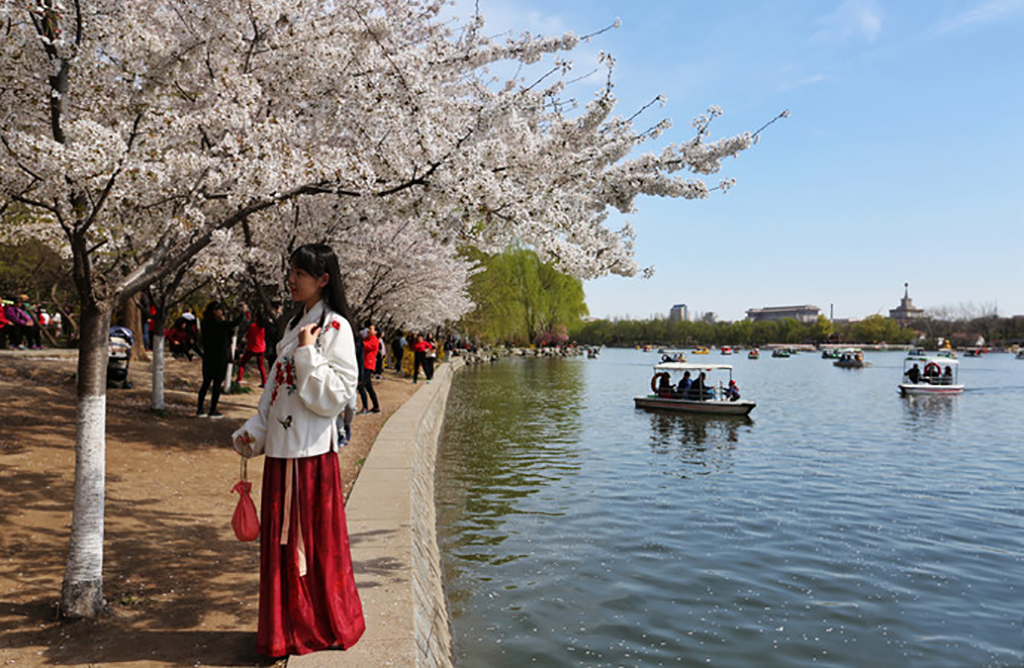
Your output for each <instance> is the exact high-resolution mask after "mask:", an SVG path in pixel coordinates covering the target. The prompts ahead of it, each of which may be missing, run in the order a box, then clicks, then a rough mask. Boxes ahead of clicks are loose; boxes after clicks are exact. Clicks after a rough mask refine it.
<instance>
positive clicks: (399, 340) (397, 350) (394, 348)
mask: <svg viewBox="0 0 1024 668" xmlns="http://www.w3.org/2000/svg"><path fill="white" fill-rule="evenodd" d="M405 345H406V341H405V335H404V334H402V330H398V332H396V333H395V338H393V339H391V354H392V355H393V356H394V358H395V371H398V372H401V371H402V358H403V357H405Z"/></svg>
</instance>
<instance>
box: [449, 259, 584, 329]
mask: <svg viewBox="0 0 1024 668" xmlns="http://www.w3.org/2000/svg"><path fill="white" fill-rule="evenodd" d="M464 252H465V254H466V255H467V256H468V257H469V258H470V259H472V260H475V261H477V262H479V263H480V265H481V266H482V267H483V271H481V272H479V273H477V274H476V275H474V276H473V278H472V281H471V284H470V289H469V292H470V295H471V297H472V298H473V301H474V302H475V303H476V305H477V307H476V310H474V311H473V312H472V313H470V314H468V315H467V316H465V317H464V318H463V320H462V329H463V330H464V331H466V332H467V333H469V334H470V335H471V336H474V337H478V338H479V339H480V340H481V341H483V342H485V343H513V344H518V345H524V344H529V343H532V342H534V341H536V340H537V339H538V338H540V337H541V336H542V335H545V334H549V335H550V334H551V333H557V332H559V331H560V330H561V329H562V328H565V329H571V328H573V327H575V326H577V325H578V323H579V322H580V319H581V318H582V317H583V316H585V315H586V314H587V305H586V303H585V301H584V294H583V282H582V281H580V280H579V279H577V278H573V277H571V276H567V275H566V274H563V273H561V272H560V271H558V270H557V269H556V268H555V267H554V265H552V264H550V263H546V262H541V261H540V258H538V257H537V254H536V253H534V252H533V251H531V250H529V249H526V248H511V249H509V250H507V251H505V252H504V253H499V254H497V255H486V254H484V253H481V252H479V251H476V250H471V249H470V250H466V251H464ZM559 326H561V327H559Z"/></svg>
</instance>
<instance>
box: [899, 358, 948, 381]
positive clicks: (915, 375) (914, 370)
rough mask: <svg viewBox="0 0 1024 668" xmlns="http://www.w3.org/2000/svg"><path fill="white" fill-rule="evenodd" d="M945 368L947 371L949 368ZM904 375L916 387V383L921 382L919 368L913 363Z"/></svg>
mask: <svg viewBox="0 0 1024 668" xmlns="http://www.w3.org/2000/svg"><path fill="white" fill-rule="evenodd" d="M946 368H947V369H948V368H949V367H946ZM904 375H905V376H906V377H907V380H909V381H910V382H911V383H913V384H914V385H917V382H918V381H919V380H921V368H920V367H919V366H917V364H916V363H915V364H914V366H912V367H910V368H909V369H907V372H906V373H905V374H904Z"/></svg>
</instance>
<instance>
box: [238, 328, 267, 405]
mask: <svg viewBox="0 0 1024 668" xmlns="http://www.w3.org/2000/svg"><path fill="white" fill-rule="evenodd" d="M263 322H264V318H263V316H262V315H259V316H256V317H255V318H253V321H252V322H251V323H249V327H248V329H246V330H245V352H243V353H242V359H240V360H238V378H237V379H235V382H237V383H241V382H242V376H243V375H245V365H246V364H248V363H249V360H251V359H252V358H254V357H255V358H256V363H257V365H258V366H259V367H260V387H263V386H264V385H266V384H267V367H266V365H265V364H264V362H263V355H264V353H266V352H267V337H266V334H267V330H266V328H265V327H264V325H263Z"/></svg>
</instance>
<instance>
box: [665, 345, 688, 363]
mask: <svg viewBox="0 0 1024 668" xmlns="http://www.w3.org/2000/svg"><path fill="white" fill-rule="evenodd" d="M661 353H662V355H661V361H662V362H685V361H686V351H685V350H672V349H671V348H663V349H662V351H661Z"/></svg>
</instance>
